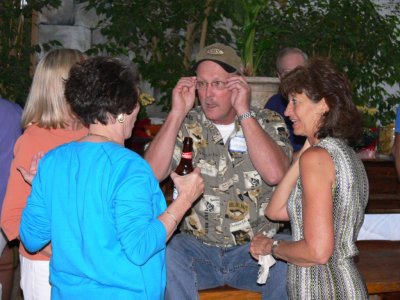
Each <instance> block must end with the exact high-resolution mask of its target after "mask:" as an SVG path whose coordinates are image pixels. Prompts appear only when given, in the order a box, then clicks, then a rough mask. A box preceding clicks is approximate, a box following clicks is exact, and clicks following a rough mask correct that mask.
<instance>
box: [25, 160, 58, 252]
mask: <svg viewBox="0 0 400 300" xmlns="http://www.w3.org/2000/svg"><path fill="white" fill-rule="evenodd" d="M40 169H41V166H39V169H38V173H37V174H36V176H35V179H34V180H33V182H32V193H31V194H30V196H29V197H28V201H27V204H26V207H25V209H24V210H23V213H22V218H21V224H20V231H19V233H20V238H21V242H22V243H23V244H24V246H25V248H26V250H28V251H29V252H36V251H39V250H40V249H42V248H43V247H44V246H45V245H47V244H48V243H49V242H50V240H51V235H50V234H51V218H50V214H49V213H48V205H46V203H45V199H44V197H43V187H42V186H43V185H42V180H41V172H40Z"/></svg>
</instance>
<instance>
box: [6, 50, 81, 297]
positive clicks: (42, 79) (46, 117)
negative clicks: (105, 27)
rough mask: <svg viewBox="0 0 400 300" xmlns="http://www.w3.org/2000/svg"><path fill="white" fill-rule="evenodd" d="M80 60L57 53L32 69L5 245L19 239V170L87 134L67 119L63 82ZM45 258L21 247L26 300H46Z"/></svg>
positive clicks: (25, 188) (22, 195)
mask: <svg viewBox="0 0 400 300" xmlns="http://www.w3.org/2000/svg"><path fill="white" fill-rule="evenodd" d="M84 59H85V55H84V54H83V53H81V52H80V51H78V50H73V49H56V50H52V51H50V52H48V53H47V54H46V55H45V56H44V57H43V59H42V60H41V61H40V62H39V64H38V66H37V68H36V71H35V75H34V77H33V82H32V86H31V90H30V92H29V95H28V99H27V102H26V104H25V108H24V111H23V114H22V127H23V128H24V129H25V131H24V133H23V135H22V136H21V137H20V138H19V139H18V141H17V142H16V144H15V147H14V159H13V161H12V164H11V170H10V178H9V181H8V185H7V191H6V195H5V198H4V202H3V209H2V214H1V227H2V229H3V231H4V233H5V235H6V236H7V238H8V240H10V241H11V240H14V239H16V238H19V227H20V220H21V214H22V210H23V209H24V207H25V205H26V200H27V197H28V195H29V194H30V192H31V186H30V184H28V183H27V182H25V181H24V179H23V177H22V176H21V174H20V173H19V168H21V169H29V167H30V165H31V161H32V157H33V156H34V155H35V154H36V153H38V152H40V151H41V152H43V153H46V152H47V151H49V150H50V149H53V148H55V147H57V146H59V145H61V144H64V143H67V142H70V141H73V140H77V139H80V138H81V137H83V136H85V135H86V134H87V132H88V130H87V128H85V127H84V126H83V125H82V123H81V122H80V121H79V120H78V119H77V118H76V117H75V116H74V115H73V114H72V113H71V110H70V109H69V106H68V105H67V102H66V101H65V98H64V81H65V79H67V77H68V73H69V70H70V68H71V67H72V66H73V65H74V64H75V63H77V62H80V61H83V60H84ZM50 255H51V248H50V246H49V245H48V246H47V247H45V248H44V249H42V250H41V251H38V252H35V253H29V252H27V251H26V250H25V249H24V248H23V246H22V244H21V245H20V260H21V288H22V290H23V293H24V299H25V300H29V299H41V300H43V299H50V283H49V260H50Z"/></svg>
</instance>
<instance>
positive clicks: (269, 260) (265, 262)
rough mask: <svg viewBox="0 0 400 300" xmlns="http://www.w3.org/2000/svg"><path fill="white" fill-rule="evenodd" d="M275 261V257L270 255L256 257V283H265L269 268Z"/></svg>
mask: <svg viewBox="0 0 400 300" xmlns="http://www.w3.org/2000/svg"><path fill="white" fill-rule="evenodd" d="M275 263H276V260H275V258H274V257H273V256H272V255H271V254H268V255H261V256H260V258H259V259H258V264H259V265H260V269H259V270H258V278H257V283H258V284H265V283H266V282H267V278H268V274H269V268H270V267H271V266H273V265H274V264H275Z"/></svg>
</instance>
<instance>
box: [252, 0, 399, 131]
mask: <svg viewBox="0 0 400 300" xmlns="http://www.w3.org/2000/svg"><path fill="white" fill-rule="evenodd" d="M398 5H399V4H395V3H392V5H391V6H390V7H392V8H393V11H392V12H387V14H386V15H382V14H379V12H378V10H379V9H380V7H379V6H377V5H375V4H373V3H372V1H369V0H336V1H330V0H318V1H311V0H290V1H286V4H285V5H284V6H271V7H270V10H267V11H264V13H263V14H262V15H261V16H260V17H259V19H260V22H259V29H258V30H259V31H261V32H263V33H264V34H261V36H262V38H268V39H269V41H270V47H269V48H268V51H266V53H265V56H264V57H265V59H264V61H263V64H262V66H260V68H259V69H261V70H264V72H265V73H266V74H273V72H274V63H275V58H276V53H278V51H279V50H280V49H281V48H283V47H288V46H289V47H299V48H301V49H303V50H304V51H305V52H307V53H308V54H309V55H310V56H326V57H329V58H330V59H331V60H332V61H333V62H334V63H335V64H336V65H337V66H338V67H339V68H340V69H341V70H344V71H346V73H347V75H348V77H349V78H350V80H351V81H352V84H353V95H354V101H355V102H356V104H358V105H362V106H365V107H371V108H377V109H378V116H377V118H378V120H379V121H380V122H381V123H382V124H383V125H385V124H388V123H391V122H393V120H394V110H393V107H394V106H395V105H396V104H397V103H398V102H399V100H398V99H399V98H400V93H397V94H396V95H389V94H388V93H387V91H386V90H385V88H384V86H383V83H387V84H388V85H394V84H396V83H398V82H399V79H400V52H399V50H400V34H399V29H400V20H399V14H398ZM271 28H273V30H272V31H271ZM276 28H284V29H285V30H276ZM261 36H260V37H261ZM257 42H258V40H257V41H256V43H257ZM384 99H385V101H384Z"/></svg>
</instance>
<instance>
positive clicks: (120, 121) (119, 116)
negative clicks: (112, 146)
mask: <svg viewBox="0 0 400 300" xmlns="http://www.w3.org/2000/svg"><path fill="white" fill-rule="evenodd" d="M117 121H118V122H119V123H124V122H125V115H124V114H119V115H118V116H117Z"/></svg>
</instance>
